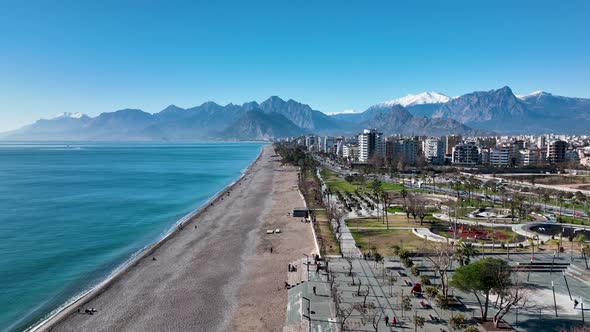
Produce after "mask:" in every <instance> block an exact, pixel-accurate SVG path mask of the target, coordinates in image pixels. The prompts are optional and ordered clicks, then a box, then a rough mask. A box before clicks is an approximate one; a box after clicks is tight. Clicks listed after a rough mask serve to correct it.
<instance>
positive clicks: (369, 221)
mask: <svg viewBox="0 0 590 332" xmlns="http://www.w3.org/2000/svg"><path fill="white" fill-rule="evenodd" d="M416 220H417V222H416V223H414V218H412V216H410V222H408V219H407V218H406V216H405V215H403V216H402V215H395V216H389V226H390V227H420V219H416ZM433 220H435V219H434V217H432V215H430V216H426V218H424V225H423V226H422V227H430V226H432V224H431V222H432V221H433ZM346 225H348V227H349V228H351V229H352V228H355V227H357V226H358V227H385V226H386V225H387V224H386V223H385V224H384V223H383V221H381V219H377V218H354V219H347V220H346Z"/></svg>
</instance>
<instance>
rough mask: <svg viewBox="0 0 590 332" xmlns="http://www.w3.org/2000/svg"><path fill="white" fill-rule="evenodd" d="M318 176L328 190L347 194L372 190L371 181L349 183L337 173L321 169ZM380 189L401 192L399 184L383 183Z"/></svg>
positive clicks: (401, 187)
mask: <svg viewBox="0 0 590 332" xmlns="http://www.w3.org/2000/svg"><path fill="white" fill-rule="evenodd" d="M320 174H321V175H322V178H323V179H324V181H325V182H326V185H327V186H328V187H329V188H330V190H340V191H343V192H345V191H347V192H354V191H355V190H357V189H358V190H360V191H362V190H366V191H369V192H371V191H372V188H371V184H372V181H371V180H367V181H365V182H353V183H349V182H347V181H346V180H344V177H341V176H339V175H338V173H336V172H334V171H331V170H328V169H322V170H321V171H320ZM381 189H383V190H385V191H397V190H402V189H403V186H401V185H399V184H395V183H385V182H381Z"/></svg>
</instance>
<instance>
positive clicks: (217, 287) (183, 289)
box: [39, 146, 315, 331]
mask: <svg viewBox="0 0 590 332" xmlns="http://www.w3.org/2000/svg"><path fill="white" fill-rule="evenodd" d="M273 154H274V151H273V149H272V147H271V146H266V147H264V149H263V151H262V154H261V156H260V158H259V159H258V160H257V161H256V162H255V163H254V164H253V165H252V167H251V168H250V169H249V171H248V173H247V174H246V175H245V176H244V177H243V178H242V179H241V180H240V181H239V182H237V183H236V184H235V185H234V186H233V187H231V188H229V189H228V191H227V193H224V194H222V195H220V197H219V198H218V199H217V200H215V201H214V202H212V205H210V206H208V207H207V209H206V210H204V211H203V212H202V213H200V214H199V215H197V216H195V217H194V218H192V219H191V220H190V221H188V222H187V223H186V224H185V225H184V227H183V228H182V229H181V230H179V231H177V232H176V233H174V234H173V235H172V236H170V237H169V238H168V239H167V240H166V241H164V242H163V243H161V244H160V245H158V246H156V247H155V248H154V249H153V251H152V252H149V253H148V254H147V255H145V256H144V257H142V258H141V259H138V260H137V261H136V262H135V263H134V264H133V265H131V266H130V267H129V268H127V269H126V270H125V271H124V272H122V273H121V274H119V275H118V276H116V277H115V278H114V279H113V280H112V281H110V282H109V283H108V284H107V285H105V286H104V287H102V288H101V289H100V290H97V291H95V292H93V293H92V294H89V295H88V296H86V297H84V298H83V299H81V300H79V301H78V302H76V303H75V305H72V306H70V307H69V308H68V309H66V310H65V311H63V312H62V313H60V314H59V315H57V316H55V317H54V318H53V319H51V320H50V321H48V323H47V324H45V325H43V326H42V327H41V328H40V329H39V330H41V331H121V330H127V331H187V330H191V331H230V330H236V331H253V330H256V331H280V330H281V329H282V326H283V323H284V320H285V312H286V299H287V292H286V290H285V289H283V285H284V282H285V279H286V275H287V273H286V272H287V265H288V263H289V262H290V261H292V260H294V259H297V258H299V257H300V256H301V255H302V254H303V253H306V254H310V253H312V252H315V245H314V241H313V236H312V232H311V226H310V224H307V223H301V222H300V221H299V219H298V218H292V217H290V216H288V213H289V212H291V211H292V208H293V207H296V206H301V205H303V200H302V199H301V196H300V194H299V191H298V189H297V187H296V185H297V173H296V170H295V168H293V167H290V166H281V165H280V162H278V159H279V158H278V157H273ZM276 228H280V229H281V231H282V232H281V234H272V235H267V234H266V229H276ZM271 247H272V253H271ZM86 308H95V309H96V310H97V312H96V313H95V314H94V315H88V314H85V313H84V310H85V309H86ZM77 309H80V310H81V313H78V310H77Z"/></svg>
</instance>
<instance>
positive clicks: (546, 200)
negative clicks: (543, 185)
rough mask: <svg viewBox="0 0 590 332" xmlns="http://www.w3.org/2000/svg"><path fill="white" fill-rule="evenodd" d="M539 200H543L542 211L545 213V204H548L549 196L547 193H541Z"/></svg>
mask: <svg viewBox="0 0 590 332" xmlns="http://www.w3.org/2000/svg"><path fill="white" fill-rule="evenodd" d="M541 199H542V200H543V203H545V208H544V209H543V211H544V212H545V213H547V203H549V201H550V200H551V196H549V194H548V193H543V196H541Z"/></svg>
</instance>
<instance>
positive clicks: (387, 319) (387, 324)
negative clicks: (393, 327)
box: [385, 315, 389, 326]
mask: <svg viewBox="0 0 590 332" xmlns="http://www.w3.org/2000/svg"><path fill="white" fill-rule="evenodd" d="M385 326H389V316H387V315H385Z"/></svg>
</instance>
